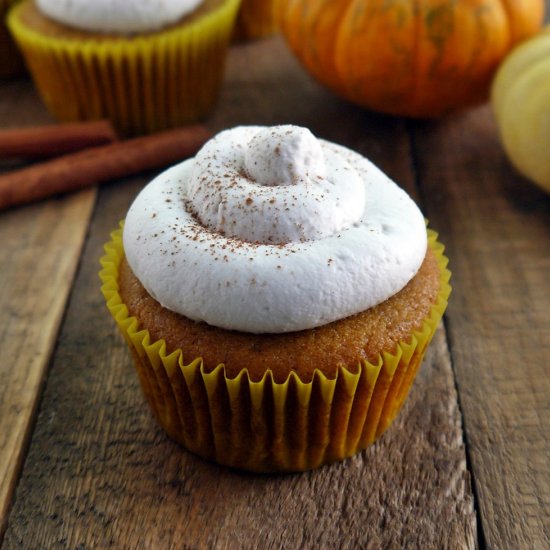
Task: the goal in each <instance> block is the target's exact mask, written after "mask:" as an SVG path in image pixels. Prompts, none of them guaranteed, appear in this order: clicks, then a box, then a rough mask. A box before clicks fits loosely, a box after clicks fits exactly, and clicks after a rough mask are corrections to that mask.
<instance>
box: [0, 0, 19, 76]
mask: <svg viewBox="0 0 550 550" xmlns="http://www.w3.org/2000/svg"><path fill="white" fill-rule="evenodd" d="M18 1H19V0H0V78H9V77H11V76H16V75H18V74H21V73H23V72H24V70H25V64H24V62H23V57H22V56H21V54H20V53H19V49H18V48H17V46H16V45H15V43H14V41H13V38H12V37H11V35H10V33H9V31H8V28H7V26H6V22H5V20H6V16H7V14H8V11H9V9H10V8H11V7H12V6H14V5H15V4H16V3H17V2H18Z"/></svg>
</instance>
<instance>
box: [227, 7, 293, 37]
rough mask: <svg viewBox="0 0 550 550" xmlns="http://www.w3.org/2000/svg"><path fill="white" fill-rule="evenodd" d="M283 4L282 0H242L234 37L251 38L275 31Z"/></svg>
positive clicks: (267, 34) (268, 34)
mask: <svg viewBox="0 0 550 550" xmlns="http://www.w3.org/2000/svg"><path fill="white" fill-rule="evenodd" d="M283 5H284V4H283V0H242V2H241V8H240V9H239V14H238V16H237V22H236V24H235V39H236V40H253V39H256V38H263V37H265V36H270V35H272V34H275V33H277V32H278V31H279V17H280V12H281V9H283Z"/></svg>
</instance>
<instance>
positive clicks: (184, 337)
mask: <svg viewBox="0 0 550 550" xmlns="http://www.w3.org/2000/svg"><path fill="white" fill-rule="evenodd" d="M440 278H441V272H440V267H439V265H438V263H437V259H436V257H435V255H434V252H433V251H432V250H430V249H428V252H427V254H426V259H425V260H424V262H423V263H422V266H421V267H420V269H419V271H418V273H417V274H416V275H415V277H414V278H413V279H412V280H411V281H410V282H409V283H408V284H407V286H406V287H405V288H403V289H402V290H401V291H399V292H398V293H397V294H395V295H394V296H392V297H391V298H389V299H388V300H386V301H384V302H383V303H381V304H379V305H377V306H374V307H372V308H370V309H368V310H366V311H363V312H361V313H357V314H356V315H353V316H351V317H346V318H344V319H340V320H339V321H333V322H332V323H329V324H328V325H323V326H320V327H317V328H313V329H310V330H302V331H298V332H292V333H285V334H265V333H264V334H251V333H246V332H237V331H230V330H226V329H222V328H218V327H214V326H211V325H208V324H206V323H201V322H196V321H191V320H190V319H187V318H186V317H184V316H183V315H180V314H178V313H175V312H173V311H170V310H168V309H166V308H163V307H162V306H161V305H160V304H159V303H158V302H157V301H156V300H154V299H153V298H152V297H151V296H150V295H149V293H148V292H147V291H146V290H145V288H144V287H143V285H142V284H141V283H140V282H139V280H138V279H137V278H136V276H135V275H134V274H133V273H132V270H131V269H130V267H129V265H128V262H127V261H126V260H125V259H124V260H123V261H122V263H121V265H120V272H119V292H120V297H121V298H122V301H123V302H124V303H125V304H126V306H127V307H128V314H129V315H130V316H132V317H135V318H136V319H137V320H138V323H139V326H140V327H141V328H143V329H147V330H148V331H149V333H150V335H151V338H152V339H153V340H160V339H163V340H164V341H165V342H166V348H167V352H168V353H171V352H173V351H175V350H177V349H180V350H181V351H182V360H183V362H184V363H190V362H191V361H193V359H195V358H196V357H202V360H203V364H204V369H205V371H206V372H211V371H213V370H214V369H215V367H217V366H218V365H219V364H222V363H223V365H224V366H225V371H226V374H227V376H228V377H229V378H235V377H236V376H237V375H238V374H239V372H240V371H241V370H242V369H243V367H244V366H246V368H247V370H248V372H249V375H250V379H251V380H254V381H259V380H261V379H262V377H263V376H264V375H265V373H266V371H271V372H272V373H273V379H274V380H275V381H276V382H278V383H283V382H284V381H285V380H287V379H288V376H289V374H290V373H291V372H295V373H296V374H298V375H299V377H300V379H301V380H302V381H303V382H311V380H312V379H313V372H314V371H315V370H319V371H321V372H322V373H323V374H324V375H325V376H327V377H329V378H334V377H335V376H336V373H337V371H338V368H339V367H346V368H347V369H348V370H349V371H351V372H357V370H358V368H359V363H360V362H361V361H362V360H367V361H370V362H371V363H376V362H377V360H378V357H379V356H380V355H381V354H382V353H394V352H395V348H396V346H397V344H398V342H401V341H406V340H408V339H409V337H410V335H411V334H412V332H413V331H414V330H418V329H420V328H421V327H422V323H423V322H424V320H425V319H426V317H427V316H428V315H429V313H430V310H431V308H432V307H433V305H434V304H435V302H436V301H437V297H438V295H439V292H440V287H441V281H440ZM281 358H284V361H281Z"/></svg>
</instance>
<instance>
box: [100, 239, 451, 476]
mask: <svg viewBox="0 0 550 550" xmlns="http://www.w3.org/2000/svg"><path fill="white" fill-rule="evenodd" d="M428 237H429V246H430V247H431V248H432V249H433V251H434V252H435V255H436V257H437V261H438V265H439V268H440V273H441V275H440V283H441V284H440V290H439V295H438V298H437V301H436V303H435V304H434V305H433V306H432V308H431V311H430V314H429V316H428V317H427V319H426V320H425V321H424V323H423V324H422V326H421V327H420V329H419V330H415V331H414V332H413V333H412V334H411V336H410V341H408V342H404V341H402V342H399V343H398V345H397V346H396V350H395V352H394V353H384V354H383V355H382V356H381V357H380V358H379V360H378V362H377V363H376V364H372V363H369V362H368V361H364V360H362V361H361V362H360V364H359V365H358V368H357V369H356V372H352V371H350V370H348V369H346V368H344V367H340V369H339V370H338V372H337V375H336V377H335V378H334V379H329V378H327V377H326V376H325V375H323V374H322V373H321V372H320V371H315V374H314V376H313V380H312V381H310V382H309V383H304V382H302V381H301V380H300V378H299V377H298V376H297V375H296V374H295V373H291V374H290V376H289V378H288V379H287V380H286V382H284V383H276V382H275V381H274V380H273V377H272V375H271V372H266V373H265V375H264V376H263V378H262V379H261V380H260V381H257V382H256V381H252V380H251V379H250V377H249V375H248V371H247V369H246V368H243V370H242V371H240V373H239V374H238V376H237V377H235V378H233V379H231V378H228V377H227V376H226V374H225V368H224V366H223V365H221V364H220V365H218V366H217V367H216V368H215V369H214V370H213V371H211V372H207V371H206V370H205V369H204V367H203V364H202V361H201V359H200V358H197V359H195V360H194V361H192V362H191V363H189V364H187V365H186V364H183V362H182V359H181V350H175V351H173V352H171V353H168V351H167V349H166V345H165V342H164V341H163V340H159V341H151V338H150V335H149V332H148V331H147V330H143V329H141V328H140V326H139V324H138V321H137V319H136V318H135V317H130V316H129V314H128V309H127V307H126V305H125V304H124V303H123V302H122V299H121V296H120V294H119V292H118V269H119V265H120V262H121V260H122V259H123V257H124V250H123V245H122V230H121V229H119V230H117V231H114V232H113V233H112V235H111V241H110V242H109V243H107V244H106V245H105V256H103V258H102V259H101V264H102V266H103V269H102V270H101V272H100V278H101V280H102V281H103V286H102V288H101V290H102V292H103V295H104V297H105V299H106V301H107V307H108V309H109V311H110V312H111V314H112V316H113V317H114V319H115V321H116V323H117V325H118V326H119V328H120V330H121V332H122V334H123V335H124V338H125V339H126V342H127V344H128V346H129V347H130V350H131V352H132V356H133V358H134V362H135V366H136V369H137V372H138V375H139V379H140V382H141V386H142V388H143V392H144V394H145V396H146V398H147V401H148V402H149V405H150V406H151V409H152V411H153V413H154V415H155V417H156V418H157V420H158V422H159V423H160V424H161V425H162V426H163V427H164V429H165V430H166V432H167V433H168V434H169V435H170V436H171V437H172V438H173V439H175V440H176V441H178V442H179V443H181V444H182V445H183V446H184V447H186V448H187V449H189V450H190V451H192V452H194V453H196V454H198V455H200V456H202V457H204V458H206V459H210V460H214V461H217V462H218V463H220V464H225V465H227V466H231V467H234V468H239V469H244V470H250V471H258V472H273V471H301V470H307V469H311V468H315V467H317V466H320V465H322V464H325V463H328V462H332V461H336V460H341V459H344V458H346V457H349V456H351V455H353V454H355V453H357V452H358V451H360V450H362V449H364V448H365V447H366V446H367V445H369V444H370V443H372V442H373V441H375V440H376V439H377V438H378V437H380V436H381V435H382V433H383V432H384V431H385V430H386V429H387V428H388V426H389V425H390V424H391V422H392V421H393V419H394V418H395V416H396V415H397V413H398V412H399V410H400V409H401V407H402V405H403V403H404V401H405V398H406V396H407V394H408V392H409V389H410V386H411V384H412V382H413V379H414V377H415V375H416V372H417V370H418V367H419V366H420V363H421V361H422V358H423V356H424V353H425V351H426V347H427V345H428V343H429V342H430V340H431V338H432V336H433V334H434V332H435V329H436V328H437V325H438V323H439V320H440V319H441V317H442V315H443V312H444V310H445V308H446V305H447V299H448V296H449V294H450V291H451V287H450V285H449V279H450V272H449V271H448V269H447V268H446V266H447V258H446V257H445V256H444V255H443V246H442V245H441V244H440V243H439V242H438V241H437V235H436V233H435V232H433V231H431V230H428Z"/></svg>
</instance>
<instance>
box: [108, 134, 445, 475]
mask: <svg viewBox="0 0 550 550" xmlns="http://www.w3.org/2000/svg"><path fill="white" fill-rule="evenodd" d="M243 174H245V175H246V177H245V176H243ZM106 251H107V254H106V256H105V257H104V258H103V259H102V264H103V266H104V269H103V271H102V272H101V278H102V280H103V282H104V285H103V287H102V291H103V293H104V296H105V298H106V300H107V305H108V308H109V310H110V312H111V314H112V315H113V317H114V318H115V320H116V322H117V324H118V326H119V327H120V329H121V331H122V333H123V334H124V336H125V339H126V341H127V342H128V344H129V347H130V349H131V351H132V355H133V357H134V360H135V364H136V368H137V371H138V374H139V377H140V381H141V384H142V387H143V390H144V393H145V396H146V397H147V400H148V402H149V404H150V406H151V409H152V410H153V412H154V414H155V416H156V418H157V419H158V421H159V422H160V424H161V425H162V426H163V427H164V428H165V430H166V431H167V432H168V433H169V434H170V435H171V436H172V437H173V438H174V439H176V440H177V441H179V442H180V443H182V444H183V445H184V446H185V447H187V448H188V449H190V450H191V451H193V452H196V453H197V454H199V455H201V456H203V457H205V458H208V459H212V460H216V461H218V462H220V463H222V464H226V465H229V466H232V467H236V468H242V469H247V470H253V471H297V470H305V469H309V468H314V467H317V466H319V465H321V464H324V463H327V462H331V461H334V460H340V459H343V458H345V457H348V456H350V455H352V454H354V453H356V452H357V451H359V450H361V449H363V448H364V447H365V446H367V445H368V444H370V443H372V442H373V441H375V440H376V438H378V437H379V436H380V435H381V434H382V433H383V432H384V431H385V430H386V429H387V427H388V426H389V425H390V424H391V422H392V420H393V419H394V418H395V416H396V414H397V413H398V411H399V410H400V408H401V406H402V405H403V402H404V400H405V398H406V396H407V394H408V391H409V388H410V386H411V384H412V381H413V379H414V377H415V374H416V371H417V369H418V367H419V365H420V362H421V360H422V358H423V355H424V352H425V350H426V347H427V345H428V343H429V341H430V339H431V337H432V336H433V334H434V331H435V329H436V327H437V324H438V322H439V320H440V318H441V316H442V314H443V311H444V309H445V307H446V303H447V297H448V295H449V292H450V287H449V285H448V280H449V276H450V274H449V272H448V271H447V269H446V259H445V257H444V256H443V253H442V246H441V245H440V244H438V243H437V242H436V238H435V234H433V233H431V234H430V236H429V238H427V236H426V228H425V224H424V219H423V217H422V214H421V213H420V212H419V210H418V209H417V207H416V206H415V205H414V203H413V202H412V200H411V199H410V198H409V197H408V196H407V195H406V194H405V193H404V192H403V191H402V190H401V189H400V188H398V187H397V186H396V185H395V184H394V183H393V182H391V181H390V180H389V179H388V178H387V177H386V176H385V175H384V174H382V173H381V172H380V171H379V170H378V169H377V168H376V167H375V166H373V165H372V164H371V163H369V162H368V161H367V160H366V159H364V158H363V157H361V156H360V155H358V154H356V153H353V152H352V151H349V150H347V149H345V148H343V147H339V146H337V145H335V144H331V143H328V142H322V141H320V140H316V139H315V138H314V137H313V136H312V135H311V133H310V132H308V131H307V130H305V129H301V128H297V127H292V126H281V127H275V128H258V127H244V128H243V127H241V128H236V129H233V130H231V131H226V132H223V133H222V134H220V135H218V136H217V137H216V138H214V139H213V140H212V141H211V142H209V143H208V144H207V145H206V146H205V147H204V148H203V149H202V150H201V151H200V152H199V154H198V155H197V157H196V158H195V159H191V160H189V161H186V162H184V163H182V164H181V165H178V166H176V167H174V168H172V169H170V170H169V171H167V172H166V173H164V174H162V175H161V176H159V177H158V178H156V179H155V180H154V181H153V182H151V184H150V185H149V186H147V187H146V188H145V189H144V191H142V193H141V194H140V195H139V197H138V198H137V199H136V201H135V202H134V204H133V205H132V207H131V208H130V211H129V213H128V216H127V219H126V225H125V228H124V241H123V239H122V235H121V232H120V231H118V232H116V233H115V234H113V238H112V241H111V242H110V243H109V244H108V245H107V247H106Z"/></svg>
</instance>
